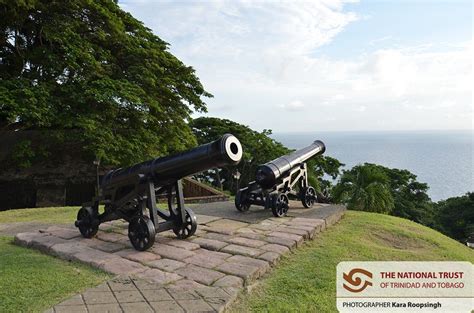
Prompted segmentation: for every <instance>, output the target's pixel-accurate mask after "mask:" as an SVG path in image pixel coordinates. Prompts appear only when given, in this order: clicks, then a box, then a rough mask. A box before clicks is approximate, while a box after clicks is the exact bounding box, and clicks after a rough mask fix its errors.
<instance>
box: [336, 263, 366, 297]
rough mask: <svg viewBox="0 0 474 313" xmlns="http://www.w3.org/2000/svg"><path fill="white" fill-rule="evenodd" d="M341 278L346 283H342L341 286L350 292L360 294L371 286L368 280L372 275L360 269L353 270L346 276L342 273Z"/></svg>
mask: <svg viewBox="0 0 474 313" xmlns="http://www.w3.org/2000/svg"><path fill="white" fill-rule="evenodd" d="M360 276H362V277H363V278H364V280H362V279H361V277H360ZM342 277H343V278H344V280H345V281H346V282H347V284H346V283H344V284H343V285H342V286H343V287H344V289H346V290H347V291H350V292H354V293H357V292H361V291H363V290H364V289H365V288H367V287H368V286H372V282H371V281H370V280H369V278H372V273H371V272H369V271H367V270H364V269H362V268H354V269H352V270H351V271H350V272H349V273H348V274H346V273H343V274H342Z"/></svg>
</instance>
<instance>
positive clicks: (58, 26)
mask: <svg viewBox="0 0 474 313" xmlns="http://www.w3.org/2000/svg"><path fill="white" fill-rule="evenodd" d="M0 16H1V18H0V131H19V130H38V131H42V132H43V133H44V135H45V136H50V137H51V138H50V139H51V140H50V143H51V144H50V146H49V149H54V147H57V146H58V145H59V146H61V147H64V146H65V145H67V144H68V143H74V144H75V145H76V146H77V147H80V149H81V150H82V151H85V152H86V153H87V155H88V157H89V158H94V157H100V158H101V159H102V161H104V162H105V163H109V164H122V165H127V164H130V163H134V162H137V161H139V160H143V159H147V158H150V157H154V156H157V155H164V154H168V153H170V152H174V151H178V150H183V149H185V148H187V147H189V146H192V145H194V144H195V143H196V141H195V138H194V136H193V134H192V132H191V129H190V128H189V126H188V124H187V121H188V119H189V118H190V113H191V112H192V110H196V111H201V112H205V111H206V105H205V103H204V102H203V100H202V97H206V96H211V95H210V94H209V93H207V92H206V91H205V90H204V88H203V86H202V85H201V83H200V81H199V79H198V78H197V77H196V76H195V73H194V70H193V68H191V67H188V66H186V65H184V64H183V63H182V62H181V61H180V60H178V59H177V58H176V57H174V56H173V55H172V54H171V53H170V52H169V51H168V44H167V43H166V42H164V41H162V40H161V39H160V38H159V37H157V36H156V35H154V34H153V33H152V31H151V30H150V29H148V28H146V27H145V26H144V25H143V24H142V23H141V22H140V21H138V20H136V19H135V18H134V17H133V16H132V15H130V14H129V13H126V12H124V11H122V10H121V9H120V7H119V6H118V4H117V3H116V1H112V0H70V1H58V0H56V1H55V0H53V1H49V0H48V1H46V0H22V1H14V0H0ZM53 130H54V131H53ZM23 146H25V144H23ZM33 155H34V154H33Z"/></svg>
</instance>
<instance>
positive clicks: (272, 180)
mask: <svg viewBox="0 0 474 313" xmlns="http://www.w3.org/2000/svg"><path fill="white" fill-rule="evenodd" d="M325 150H326V147H325V145H324V143H323V142H322V141H320V140H316V141H315V142H313V144H311V145H309V146H307V147H305V148H302V149H300V150H297V151H294V152H292V153H290V154H288V155H285V156H282V157H279V158H277V159H275V160H273V161H270V162H268V163H265V164H263V165H260V166H258V167H257V171H256V175H255V181H252V182H250V183H249V184H248V186H247V187H245V188H242V189H239V191H238V192H237V194H236V196H235V207H236V208H237V210H239V211H241V212H245V211H248V210H249V208H250V206H251V205H253V204H254V205H259V206H263V207H264V208H265V209H269V208H271V209H272V213H273V215H274V216H276V217H282V216H285V215H286V213H287V212H288V203H289V198H292V199H299V200H301V202H302V203H303V206H304V207H306V208H309V207H311V206H313V204H314V203H315V202H316V201H317V196H316V191H315V189H314V188H313V187H311V186H309V184H308V171H307V168H306V163H305V161H307V160H308V159H310V158H312V157H314V156H316V155H319V154H323V153H324V151H325ZM296 187H297V188H296Z"/></svg>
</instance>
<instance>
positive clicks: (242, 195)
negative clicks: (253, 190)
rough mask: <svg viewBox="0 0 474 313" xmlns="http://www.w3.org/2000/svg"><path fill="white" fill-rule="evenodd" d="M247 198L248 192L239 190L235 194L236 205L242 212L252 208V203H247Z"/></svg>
mask: <svg viewBox="0 0 474 313" xmlns="http://www.w3.org/2000/svg"><path fill="white" fill-rule="evenodd" d="M246 198H247V192H246V191H242V190H239V191H237V194H236V195H235V201H234V202H235V207H236V208H237V210H239V211H240V212H246V211H248V210H249V209H250V203H246V201H245V199H246Z"/></svg>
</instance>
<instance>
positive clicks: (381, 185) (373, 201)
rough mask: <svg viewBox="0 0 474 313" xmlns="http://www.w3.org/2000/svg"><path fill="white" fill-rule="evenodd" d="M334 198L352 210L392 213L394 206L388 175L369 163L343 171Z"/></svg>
mask: <svg viewBox="0 0 474 313" xmlns="http://www.w3.org/2000/svg"><path fill="white" fill-rule="evenodd" d="M333 198H334V200H335V201H337V202H340V203H344V204H346V205H347V208H348V209H350V210H360V211H370V212H379V213H390V212H391V211H392V210H393V208H394V200H393V196H392V194H391V192H390V188H389V178H388V176H387V175H386V174H385V173H384V172H383V171H382V170H381V169H380V168H378V167H377V166H376V165H374V164H368V163H365V164H363V165H357V166H354V167H353V168H352V169H351V170H345V171H343V174H342V177H341V180H340V182H339V183H338V184H337V185H336V186H335V187H334V189H333Z"/></svg>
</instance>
